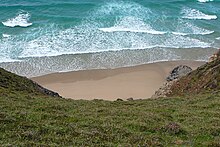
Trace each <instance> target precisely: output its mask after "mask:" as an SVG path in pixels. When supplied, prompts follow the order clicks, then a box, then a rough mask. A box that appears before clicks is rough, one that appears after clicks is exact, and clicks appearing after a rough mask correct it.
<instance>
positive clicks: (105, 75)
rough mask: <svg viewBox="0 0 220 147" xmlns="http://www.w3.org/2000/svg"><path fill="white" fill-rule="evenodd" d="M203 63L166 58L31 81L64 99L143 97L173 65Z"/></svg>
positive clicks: (149, 95) (55, 74)
mask: <svg viewBox="0 0 220 147" xmlns="http://www.w3.org/2000/svg"><path fill="white" fill-rule="evenodd" d="M204 63H205V62H201V61H165V62H157V63H150V64H144V65H138V66H133V67H123V68H117V69H95V70H85V71H73V72H65V73H53V74H49V75H44V76H40V77H34V78H32V80H34V81H36V82H38V83H39V84H41V85H42V86H44V87H46V88H48V89H50V90H53V91H56V92H58V93H59V94H60V95H61V96H63V97H65V98H71V99H86V100H92V99H104V100H116V99H117V98H121V99H127V98H131V97H132V98H134V99H140V98H141V99H144V98H149V97H151V96H152V95H153V94H154V92H155V91H156V90H157V89H158V88H159V87H160V86H161V85H162V84H163V83H164V82H165V79H166V77H167V76H168V74H169V72H170V71H171V70H172V69H173V68H174V67H176V66H178V65H188V66H190V67H191V68H193V69H196V68H197V67H198V66H200V65H202V64H204Z"/></svg>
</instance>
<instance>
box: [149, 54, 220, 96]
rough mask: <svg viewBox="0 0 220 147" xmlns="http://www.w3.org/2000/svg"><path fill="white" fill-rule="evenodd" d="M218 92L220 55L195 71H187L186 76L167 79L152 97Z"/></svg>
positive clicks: (219, 86)
mask: <svg viewBox="0 0 220 147" xmlns="http://www.w3.org/2000/svg"><path fill="white" fill-rule="evenodd" d="M171 73H172V72H171ZM171 75H172V74H171ZM216 92H220V56H219V57H217V58H215V60H213V61H211V62H208V63H206V64H205V65H203V66H201V67H199V68H197V69H196V70H194V71H191V72H190V71H189V72H188V73H187V72H186V75H185V76H182V77H178V78H175V79H173V80H171V81H167V82H166V83H165V84H164V85H163V86H161V88H160V89H159V90H158V91H156V92H155V94H154V95H153V96H152V98H158V97H172V96H187V95H194V94H201V93H216Z"/></svg>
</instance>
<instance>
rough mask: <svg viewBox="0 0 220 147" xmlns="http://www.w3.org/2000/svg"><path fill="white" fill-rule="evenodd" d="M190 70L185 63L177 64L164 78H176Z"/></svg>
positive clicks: (171, 79) (168, 79)
mask: <svg viewBox="0 0 220 147" xmlns="http://www.w3.org/2000/svg"><path fill="white" fill-rule="evenodd" d="M191 71H192V68H191V67H189V66H186V65H179V66H177V67H175V68H174V69H173V70H172V71H171V72H170V75H169V76H168V77H167V78H166V80H167V81H168V82H169V81H173V80H175V79H178V78H180V77H182V76H185V75H186V74H188V73H190V72H191Z"/></svg>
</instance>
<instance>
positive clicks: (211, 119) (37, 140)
mask: <svg viewBox="0 0 220 147" xmlns="http://www.w3.org/2000/svg"><path fill="white" fill-rule="evenodd" d="M7 74H9V76H6V77H9V78H8V79H5V78H6V77H5V76H2V74H0V76H1V77H0V83H1V85H0V110H1V111H0V144H1V145H2V146H7V145H8V146H10V145H16V146H33V145H35V146H40V145H41V146H44V145H45V146H48V145H49V146H56V145H60V146H70V145H73V146H104V145H105V146H117V145H121V146H137V145H140V146H154V145H155V146H156V145H164V146H174V145H177V146H178V145H186V146H192V145H193V146H204V145H205V146H207V145H210V146H214V145H216V146H219V145H220V117H219V116H220V93H218V92H216V93H213V94H204V95H197V96H194V97H192V96H188V97H184V98H178V97H176V98H164V99H150V100H138V101H127V102H125V101H122V102H121V101H116V102H108V101H100V100H93V101H74V100H67V99H59V98H52V97H48V96H45V95H42V94H39V93H38V92H36V89H35V88H34V87H31V85H29V84H28V83H29V82H28V81H26V80H27V79H26V80H25V81H23V80H24V79H23V78H20V77H18V76H16V75H14V74H12V75H10V73H7ZM10 76H12V77H10ZM8 82H9V83H10V84H6V83H8ZM19 83H21V85H19ZM27 84H28V85H27ZM169 124H171V125H169Z"/></svg>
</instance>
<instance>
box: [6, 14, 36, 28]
mask: <svg viewBox="0 0 220 147" xmlns="http://www.w3.org/2000/svg"><path fill="white" fill-rule="evenodd" d="M30 17H31V16H30V14H29V13H27V12H20V13H18V15H17V16H16V17H14V18H10V19H8V20H7V21H4V22H2V24H3V25H4V26H7V27H17V26H18V27H29V26H31V25H32V23H30V22H29V20H30Z"/></svg>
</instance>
